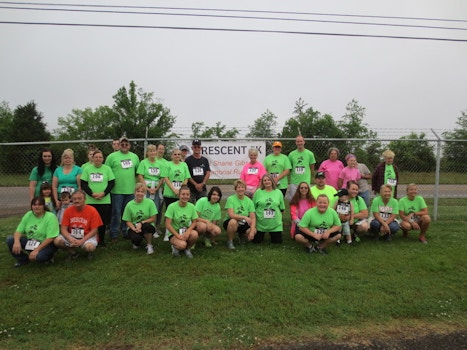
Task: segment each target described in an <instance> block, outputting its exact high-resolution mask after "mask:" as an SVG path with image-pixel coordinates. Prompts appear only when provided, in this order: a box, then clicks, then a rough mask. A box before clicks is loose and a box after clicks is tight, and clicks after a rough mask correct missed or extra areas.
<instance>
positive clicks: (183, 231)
mask: <svg viewBox="0 0 467 350" xmlns="http://www.w3.org/2000/svg"><path fill="white" fill-rule="evenodd" d="M185 232H186V227H182V228H181V229H179V230H178V234H179V235H181V236H183V234H184V233H185Z"/></svg>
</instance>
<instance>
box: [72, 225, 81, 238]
mask: <svg viewBox="0 0 467 350" xmlns="http://www.w3.org/2000/svg"><path fill="white" fill-rule="evenodd" d="M70 235H71V237H73V238H76V239H81V238H83V237H84V229H83V228H81V227H73V228H72V229H71V232H70Z"/></svg>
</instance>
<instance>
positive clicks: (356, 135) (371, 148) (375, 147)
mask: <svg viewBox="0 0 467 350" xmlns="http://www.w3.org/2000/svg"><path fill="white" fill-rule="evenodd" d="M345 109H346V113H345V114H344V115H343V116H342V118H341V120H340V121H339V122H338V123H337V124H338V126H339V128H340V130H341V132H342V134H343V137H344V138H349V139H362V141H359V140H349V141H345V142H342V143H340V144H341V147H340V148H339V149H340V151H341V155H342V158H343V157H345V155H346V154H348V153H353V154H355V155H356V156H357V159H358V161H359V162H361V163H365V164H374V165H376V164H377V163H378V162H379V154H380V153H381V151H380V148H381V144H380V142H377V141H366V140H363V139H376V137H377V133H376V132H374V131H371V130H370V129H369V128H368V124H366V123H364V121H363V120H364V118H365V114H366V108H365V107H362V106H360V105H359V104H358V101H356V100H354V99H353V100H352V101H350V102H349V103H348V104H347V106H346V107H345ZM375 142H376V144H375Z"/></svg>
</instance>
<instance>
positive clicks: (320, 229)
mask: <svg viewBox="0 0 467 350" xmlns="http://www.w3.org/2000/svg"><path fill="white" fill-rule="evenodd" d="M324 232H326V229H325V228H322V227H318V228H317V229H316V230H315V233H317V234H318V235H322V234H324Z"/></svg>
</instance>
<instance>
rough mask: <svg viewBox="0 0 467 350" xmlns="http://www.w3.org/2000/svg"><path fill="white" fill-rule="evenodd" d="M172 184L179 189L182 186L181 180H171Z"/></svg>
mask: <svg viewBox="0 0 467 350" xmlns="http://www.w3.org/2000/svg"><path fill="white" fill-rule="evenodd" d="M172 186H173V187H174V188H175V189H176V190H179V189H180V188H181V187H182V182H181V181H172Z"/></svg>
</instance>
